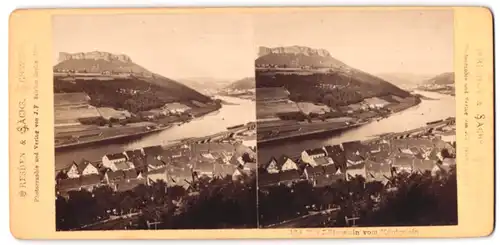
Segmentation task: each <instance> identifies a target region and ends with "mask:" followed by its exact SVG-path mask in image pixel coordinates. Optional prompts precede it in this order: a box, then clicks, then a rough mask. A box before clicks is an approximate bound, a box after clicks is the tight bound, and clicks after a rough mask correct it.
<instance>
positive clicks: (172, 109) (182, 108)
mask: <svg viewBox="0 0 500 245" xmlns="http://www.w3.org/2000/svg"><path fill="white" fill-rule="evenodd" d="M162 109H163V110H165V111H167V112H169V113H170V114H181V113H184V112H186V111H188V110H190V109H191V107H189V106H187V105H184V104H181V103H179V102H174V103H167V104H165V105H164V106H163V107H162Z"/></svg>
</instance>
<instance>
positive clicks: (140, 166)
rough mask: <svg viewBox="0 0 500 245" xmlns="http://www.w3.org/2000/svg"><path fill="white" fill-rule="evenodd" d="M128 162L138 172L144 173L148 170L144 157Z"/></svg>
mask: <svg viewBox="0 0 500 245" xmlns="http://www.w3.org/2000/svg"><path fill="white" fill-rule="evenodd" d="M129 162H130V163H131V164H132V165H133V166H134V169H135V170H136V171H138V172H146V171H147V170H148V164H147V162H146V158H144V157H139V158H132V159H131V160H130V161H129Z"/></svg>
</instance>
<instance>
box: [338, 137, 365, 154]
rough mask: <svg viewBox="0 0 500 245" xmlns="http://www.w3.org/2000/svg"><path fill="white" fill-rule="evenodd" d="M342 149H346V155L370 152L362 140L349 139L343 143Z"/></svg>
mask: <svg viewBox="0 0 500 245" xmlns="http://www.w3.org/2000/svg"><path fill="white" fill-rule="evenodd" d="M341 146H342V149H343V150H344V152H345V154H346V155H349V154H355V155H360V156H363V157H364V156H366V155H367V154H368V152H369V149H368V147H367V146H366V145H364V144H363V143H361V141H359V140H357V141H349V142H344V143H342V144H341Z"/></svg>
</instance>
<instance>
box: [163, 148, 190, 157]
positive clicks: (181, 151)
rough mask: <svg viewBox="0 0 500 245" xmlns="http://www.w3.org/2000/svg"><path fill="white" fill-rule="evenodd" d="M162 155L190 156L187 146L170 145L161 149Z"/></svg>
mask: <svg viewBox="0 0 500 245" xmlns="http://www.w3.org/2000/svg"><path fill="white" fill-rule="evenodd" d="M162 156H169V157H170V158H171V159H175V158H182V157H185V156H187V157H189V156H191V151H190V150H189V148H184V147H172V148H169V149H167V150H165V151H163V153H162Z"/></svg>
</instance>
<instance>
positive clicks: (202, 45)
mask: <svg viewBox="0 0 500 245" xmlns="http://www.w3.org/2000/svg"><path fill="white" fill-rule="evenodd" d="M53 27H54V28H53V36H54V45H53V50H54V60H55V61H56V60H57V57H58V54H59V52H69V53H75V52H90V51H95V50H98V51H105V52H111V53H116V54H120V53H121V54H126V55H128V56H130V57H131V58H132V60H133V61H134V62H135V63H137V64H138V65H141V66H143V67H145V68H146V69H148V70H150V71H152V72H155V73H159V74H161V75H164V76H166V77H169V78H174V79H178V78H189V77H210V78H216V79H232V80H237V79H241V78H243V77H249V76H253V75H254V60H255V58H256V56H257V50H258V47H259V46H267V47H276V46H289V45H304V46H309V47H312V48H323V49H326V50H328V51H329V52H330V53H331V54H332V56H333V57H334V58H336V59H339V60H341V61H343V62H344V63H346V64H348V65H350V66H352V67H354V68H358V69H361V70H363V71H366V72H369V73H372V74H378V73H391V72H398V73H414V74H438V73H442V72H447V71H453V12H452V11H451V10H449V11H435V10H433V11H429V10H428V11H415V10H412V11H402V10H399V11H332V10H329V11H322V12H318V11H314V12H305V11H303V12H301V13H295V14H294V13H291V12H288V13H284V12H282V13H277V12H273V13H271V12H268V13H260V14H257V13H254V14H252V15H250V14H242V13H220V12H219V13H215V12H214V13H196V14H186V13H171V14H162V15H152V14H149V15H130V14H129V15H80V16H78V15H71V16H56V17H54V19H53Z"/></svg>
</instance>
